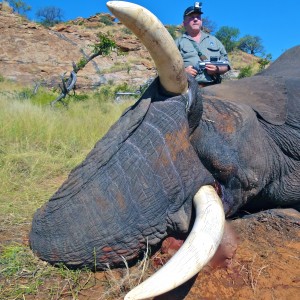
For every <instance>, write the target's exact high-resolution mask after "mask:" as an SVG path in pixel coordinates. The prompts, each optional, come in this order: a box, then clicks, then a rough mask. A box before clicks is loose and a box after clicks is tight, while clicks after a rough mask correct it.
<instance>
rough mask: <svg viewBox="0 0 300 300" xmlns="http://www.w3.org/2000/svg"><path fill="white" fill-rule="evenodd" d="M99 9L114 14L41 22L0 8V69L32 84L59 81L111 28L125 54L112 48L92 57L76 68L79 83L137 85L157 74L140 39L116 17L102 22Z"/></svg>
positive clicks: (85, 85) (88, 85)
mask: <svg viewBox="0 0 300 300" xmlns="http://www.w3.org/2000/svg"><path fill="white" fill-rule="evenodd" d="M103 15H105V16H106V17H108V18H109V20H111V21H113V20H114V17H113V16H111V15H109V14H97V15H95V16H91V17H90V18H88V19H83V18H77V19H76V20H74V21H70V22H68V23H61V24H57V25H56V26H54V27H52V28H45V27H44V26H42V25H40V24H37V23H34V22H30V21H28V20H27V19H25V18H24V17H22V16H20V15H17V14H13V13H12V12H11V11H6V10H0V30H1V35H0V75H1V76H3V77H4V78H7V79H10V80H13V81H17V82H19V83H21V84H26V85H32V86H33V85H34V84H35V83H37V82H39V83H42V84H44V85H46V86H48V87H57V86H58V84H60V82H61V76H62V74H66V76H69V73H70V72H71V71H72V70H73V68H72V62H75V63H78V62H79V61H80V59H81V58H83V56H90V55H91V53H92V47H91V45H93V44H95V43H97V42H99V39H98V35H99V33H101V34H106V33H107V32H108V31H109V32H111V33H113V35H114V38H112V39H113V40H115V41H116V44H117V45H118V47H119V48H120V49H121V50H122V51H124V52H126V55H124V53H117V51H113V52H112V53H111V54H110V55H109V56H103V57H100V56H98V57H96V58H95V59H93V61H91V62H89V63H88V64H87V65H86V66H85V68H84V69H83V70H81V71H79V72H78V74H77V75H78V80H77V85H76V86H77V89H92V88H94V87H97V86H99V85H101V84H102V83H104V82H108V81H110V82H111V81H113V83H114V84H124V83H127V84H128V85H129V86H133V87H139V86H140V85H142V84H144V83H145V82H146V81H147V80H148V79H149V78H152V77H155V76H156V72H155V68H154V64H153V62H152V60H151V58H150V55H149V53H148V51H147V50H146V49H145V48H144V46H143V45H142V44H141V43H140V41H139V40H138V39H137V38H136V37H135V36H134V35H133V34H130V33H125V27H124V26H123V25H122V24H120V23H113V25H110V26H106V25H105V24H103V23H102V22H101V17H102V16H103ZM116 66H118V67H116Z"/></svg>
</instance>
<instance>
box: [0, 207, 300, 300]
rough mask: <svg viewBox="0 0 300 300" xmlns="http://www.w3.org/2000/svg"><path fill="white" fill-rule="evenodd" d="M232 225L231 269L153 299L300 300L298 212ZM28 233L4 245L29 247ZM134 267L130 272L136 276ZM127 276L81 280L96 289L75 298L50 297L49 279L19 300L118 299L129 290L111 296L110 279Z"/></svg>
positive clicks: (204, 274) (208, 271)
mask: <svg viewBox="0 0 300 300" xmlns="http://www.w3.org/2000/svg"><path fill="white" fill-rule="evenodd" d="M230 223H231V224H232V226H233V227H234V228H235V230H236V232H237V233H238V236H239V242H238V248H237V251H236V254H235V256H234V257H233V259H232V261H231V264H230V266H229V267H227V268H215V269H212V268H210V267H206V268H204V269H203V270H202V271H201V272H200V273H199V274H198V275H197V276H195V277H194V278H192V279H191V280H190V281H189V282H187V283H186V284H184V285H182V286H180V287H179V288H177V289H175V290H173V291H171V292H169V293H167V294H165V295H162V296H159V297H156V298H155V299H154V300H183V299H184V300H195V299H197V300H198V299H199V300H212V299H222V300H223V299H233V300H234V299H247V300H252V299H253V300H254V299H255V300H259V299H264V300H269V299H270V300H273V299H276V300H281V299H287V300H297V299H300V264H299V262H300V230H299V229H300V213H299V212H297V211H295V210H293V209H278V210H269V211H265V212H260V213H257V214H253V215H248V216H247V217H243V218H239V219H236V220H233V221H230ZM25 227H26V228H25ZM27 230H28V226H27V225H26V226H24V227H23V228H21V227H20V228H19V229H18V230H17V231H15V232H14V233H12V232H10V233H9V232H8V231H7V230H5V228H4V229H3V228H2V229H1V230H0V233H1V243H2V242H4V243H7V242H9V241H10V240H11V238H12V236H14V238H15V240H16V242H20V241H22V240H23V243H26V231H27ZM167 259H168V257H166V255H162V254H160V253H159V252H158V253H156V254H155V256H154V257H153V258H151V260H150V261H149V264H150V267H149V271H148V273H152V272H154V271H155V269H157V268H160V266H158V265H159V264H157V261H158V260H164V261H165V260H167ZM134 268H135V267H133V268H132V269H131V270H129V272H133V269H134ZM126 272H128V270H127V271H124V270H122V271H119V270H113V271H111V273H109V274H108V273H104V272H97V273H95V274H94V273H92V274H93V275H92V276H93V279H92V281H91V280H89V279H86V278H84V279H83V280H87V282H89V283H91V282H92V284H88V285H86V286H85V288H83V289H81V290H80V291H79V292H78V293H77V294H76V297H75V296H74V295H70V294H68V293H65V294H64V293H63V292H62V293H60V294H59V295H56V296H53V295H52V296H48V295H47V292H46V293H45V291H47V289H49V287H50V286H51V285H52V284H53V283H54V279H51V277H50V278H48V280H47V281H46V282H45V283H44V286H43V285H42V286H41V288H40V289H39V292H38V293H37V294H36V295H26V297H25V298H24V297H23V298H20V299H27V300H31V299H37V300H42V299H57V300H58V299H80V300H108V299H109V300H120V299H123V297H124V295H125V294H126V289H128V286H127V288H123V289H122V287H121V288H120V289H119V290H118V291H117V292H115V293H111V292H109V293H108V289H109V288H111V287H108V286H109V284H108V282H109V280H108V277H109V276H111V278H112V279H113V280H112V281H118V280H119V281H120V283H121V281H122V276H124V274H126ZM121 274H122V275H121ZM0 275H1V274H0ZM89 276H91V275H89ZM52 281H53V282H52ZM55 281H57V278H55ZM55 284H57V282H55ZM120 286H121V284H120ZM106 295H107V296H106Z"/></svg>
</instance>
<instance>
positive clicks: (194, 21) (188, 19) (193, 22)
mask: <svg viewBox="0 0 300 300" xmlns="http://www.w3.org/2000/svg"><path fill="white" fill-rule="evenodd" d="M183 26H184V27H185V29H186V30H187V31H189V30H200V28H201V26H202V20H201V15H200V14H199V13H192V14H190V15H188V16H185V17H184V20H183Z"/></svg>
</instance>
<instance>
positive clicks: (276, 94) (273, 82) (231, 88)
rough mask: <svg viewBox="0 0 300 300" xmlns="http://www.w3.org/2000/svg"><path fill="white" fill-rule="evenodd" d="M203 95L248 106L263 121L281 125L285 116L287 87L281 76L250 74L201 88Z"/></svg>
mask: <svg viewBox="0 0 300 300" xmlns="http://www.w3.org/2000/svg"><path fill="white" fill-rule="evenodd" d="M203 97H204V98H205V97H208V98H214V99H221V100H224V101H230V102H235V103H240V104H246V105H248V106H250V107H251V108H252V109H253V110H254V111H255V112H256V113H257V114H258V115H260V116H261V118H263V119H264V120H265V121H267V122H268V123H270V124H273V125H282V124H284V123H285V121H286V117H287V88H286V84H285V79H284V78H283V77H274V76H262V75H257V76H252V77H247V78H243V79H239V80H235V81H225V82H224V83H222V84H218V85H213V86H208V87H206V88H204V89H203Z"/></svg>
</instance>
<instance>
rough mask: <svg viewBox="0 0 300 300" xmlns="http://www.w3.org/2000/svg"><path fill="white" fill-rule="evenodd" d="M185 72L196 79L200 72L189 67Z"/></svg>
mask: <svg viewBox="0 0 300 300" xmlns="http://www.w3.org/2000/svg"><path fill="white" fill-rule="evenodd" d="M185 71H186V72H187V73H188V74H190V75H192V76H193V77H195V76H196V75H197V74H198V71H197V70H196V69H194V68H193V66H188V67H186V68H185Z"/></svg>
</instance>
